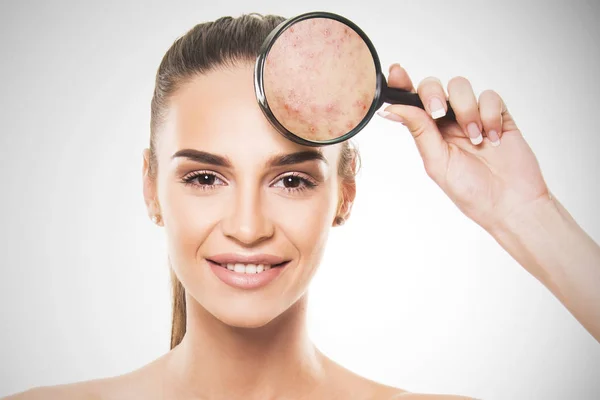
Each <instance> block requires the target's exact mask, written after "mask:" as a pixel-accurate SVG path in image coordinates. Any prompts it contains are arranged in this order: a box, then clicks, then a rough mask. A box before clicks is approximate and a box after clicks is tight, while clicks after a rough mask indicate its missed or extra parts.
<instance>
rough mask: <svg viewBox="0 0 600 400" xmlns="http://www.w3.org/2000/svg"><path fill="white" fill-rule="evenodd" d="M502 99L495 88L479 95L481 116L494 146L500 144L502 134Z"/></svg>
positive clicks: (487, 134) (484, 127)
mask: <svg viewBox="0 0 600 400" xmlns="http://www.w3.org/2000/svg"><path fill="white" fill-rule="evenodd" d="M502 110H503V104H502V99H501V98H500V96H499V95H498V93H496V92H494V91H493V90H485V91H483V92H482V93H481V94H480V95H479V117H480V118H481V123H482V125H483V130H484V131H485V132H486V136H487V137H488V139H489V141H490V143H491V145H492V146H500V137H501V136H502Z"/></svg>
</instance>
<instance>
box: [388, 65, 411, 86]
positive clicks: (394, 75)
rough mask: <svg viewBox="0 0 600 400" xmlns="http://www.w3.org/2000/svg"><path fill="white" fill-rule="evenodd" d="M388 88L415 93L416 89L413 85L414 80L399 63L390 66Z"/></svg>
mask: <svg viewBox="0 0 600 400" xmlns="http://www.w3.org/2000/svg"><path fill="white" fill-rule="evenodd" d="M388 86H389V87H395V88H398V89H403V90H407V91H409V92H414V91H415V87H414V85H413V83H412V80H411V79H410V77H409V76H408V73H407V72H406V70H405V69H404V68H402V67H401V66H400V64H397V63H396V64H392V65H390V73H389V75H388Z"/></svg>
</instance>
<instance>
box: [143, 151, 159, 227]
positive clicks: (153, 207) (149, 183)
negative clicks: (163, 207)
mask: <svg viewBox="0 0 600 400" xmlns="http://www.w3.org/2000/svg"><path fill="white" fill-rule="evenodd" d="M142 156H143V159H144V160H143V163H144V164H143V167H142V180H143V191H144V203H146V210H147V211H148V216H149V217H152V216H153V215H157V214H160V207H159V204H158V200H157V198H156V179H155V178H152V177H150V175H149V172H150V149H144V152H143V153H142Z"/></svg>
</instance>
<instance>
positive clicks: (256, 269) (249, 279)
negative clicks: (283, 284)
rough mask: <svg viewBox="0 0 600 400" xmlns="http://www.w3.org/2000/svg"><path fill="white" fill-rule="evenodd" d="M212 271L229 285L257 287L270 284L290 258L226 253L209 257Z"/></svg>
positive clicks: (247, 287)
mask: <svg viewBox="0 0 600 400" xmlns="http://www.w3.org/2000/svg"><path fill="white" fill-rule="evenodd" d="M206 261H207V262H208V265H209V266H210V269H211V270H212V272H213V273H214V274H215V275H216V276H217V277H218V278H219V279H220V280H221V281H222V282H223V283H226V284H227V285H229V286H232V287H235V288H238V289H257V288H260V287H263V286H266V285H268V284H269V283H270V282H272V281H273V280H274V279H275V278H276V277H278V276H279V274H280V273H281V271H282V270H283V269H284V267H285V266H286V265H288V264H289V263H290V261H289V260H284V259H282V258H280V257H276V256H271V255H262V254H261V255H254V256H241V255H234V254H224V255H219V256H213V257H211V258H207V259H206Z"/></svg>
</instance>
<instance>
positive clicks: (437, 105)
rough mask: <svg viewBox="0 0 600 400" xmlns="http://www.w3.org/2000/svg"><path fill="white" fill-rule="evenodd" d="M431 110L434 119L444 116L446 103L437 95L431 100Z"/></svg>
mask: <svg viewBox="0 0 600 400" xmlns="http://www.w3.org/2000/svg"><path fill="white" fill-rule="evenodd" d="M429 111H430V112H431V118H433V119H438V118H442V117H443V116H444V115H446V110H444V104H443V103H442V101H441V100H440V99H438V98H437V97H434V98H432V99H431V100H429Z"/></svg>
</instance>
